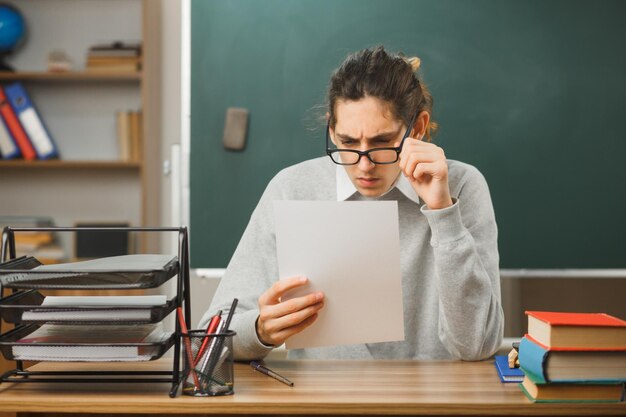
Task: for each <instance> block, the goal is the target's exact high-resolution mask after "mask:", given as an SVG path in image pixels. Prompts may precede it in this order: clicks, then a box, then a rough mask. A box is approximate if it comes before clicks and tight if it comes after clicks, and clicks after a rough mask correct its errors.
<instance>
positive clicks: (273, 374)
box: [250, 361, 293, 387]
mask: <svg viewBox="0 0 626 417" xmlns="http://www.w3.org/2000/svg"><path fill="white" fill-rule="evenodd" d="M250 366H251V367H252V368H254V370H256V371H259V372H261V373H262V374H265V375H267V376H270V377H272V378H274V379H275V380H277V381H280V382H282V383H283V384H285V385H289V386H290V387H293V382H291V381H290V380H288V379H287V378H285V377H284V376H282V375H279V374H277V373H276V372H274V371H272V370H271V369H269V368H266V367H265V366H263V365H261V364H260V363H258V362H257V361H252V362H250Z"/></svg>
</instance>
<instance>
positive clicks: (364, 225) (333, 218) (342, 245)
mask: <svg viewBox="0 0 626 417" xmlns="http://www.w3.org/2000/svg"><path fill="white" fill-rule="evenodd" d="M274 214H275V221H276V249H277V256H278V270H279V277H280V279H285V278H288V277H292V276H296V275H304V276H306V277H307V278H308V279H309V283H308V284H307V285H306V286H305V287H303V288H300V289H297V290H294V291H292V292H290V293H289V294H288V295H287V296H285V297H283V299H289V298H293V297H297V296H300V295H303V294H308V293H311V292H314V291H322V292H323V293H324V295H325V298H324V302H325V306H324V308H323V309H322V310H321V311H320V312H319V316H318V319H317V320H316V322H315V323H314V324H313V325H311V326H310V327H308V328H307V329H305V330H304V331H302V332H301V333H299V334H296V335H294V336H292V337H290V338H289V339H287V342H286V347H287V349H299V348H309V347H320V346H333V345H345V344H358V343H376V342H389V341H398V340H404V319H403V303H402V278H401V272H400V237H399V223H398V205H397V202H395V201H275V202H274Z"/></svg>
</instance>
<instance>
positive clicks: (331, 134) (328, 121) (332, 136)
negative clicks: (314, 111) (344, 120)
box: [326, 112, 337, 146]
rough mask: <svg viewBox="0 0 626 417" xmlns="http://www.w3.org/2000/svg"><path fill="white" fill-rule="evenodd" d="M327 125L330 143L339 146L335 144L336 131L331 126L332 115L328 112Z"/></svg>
mask: <svg viewBox="0 0 626 417" xmlns="http://www.w3.org/2000/svg"><path fill="white" fill-rule="evenodd" d="M326 123H328V135H329V136H330V141H331V142H332V143H333V145H335V146H337V142H335V129H333V128H332V126H331V125H330V113H328V112H326Z"/></svg>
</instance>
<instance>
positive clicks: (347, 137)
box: [335, 132, 398, 141]
mask: <svg viewBox="0 0 626 417" xmlns="http://www.w3.org/2000/svg"><path fill="white" fill-rule="evenodd" d="M335 135H336V136H337V137H338V138H339V139H343V140H355V141H359V140H360V139H356V138H353V137H352V136H350V135H346V134H343V133H339V132H335ZM397 135H398V132H383V133H379V134H378V135H376V136H373V137H371V138H366V140H369V141H374V140H380V139H383V140H392V139H394V138H395V137H396V136H397Z"/></svg>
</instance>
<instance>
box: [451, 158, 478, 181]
mask: <svg viewBox="0 0 626 417" xmlns="http://www.w3.org/2000/svg"><path fill="white" fill-rule="evenodd" d="M448 178H449V180H450V182H458V181H466V180H468V179H484V177H483V174H482V173H481V172H480V171H479V170H478V168H476V167H475V166H474V165H470V164H468V163H467V162H461V161H457V160H454V159H448Z"/></svg>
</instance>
